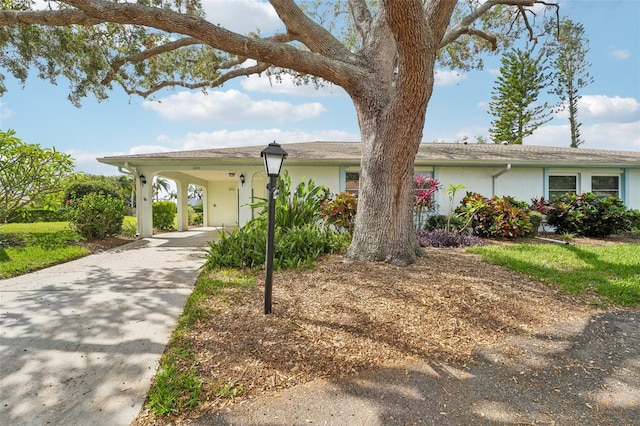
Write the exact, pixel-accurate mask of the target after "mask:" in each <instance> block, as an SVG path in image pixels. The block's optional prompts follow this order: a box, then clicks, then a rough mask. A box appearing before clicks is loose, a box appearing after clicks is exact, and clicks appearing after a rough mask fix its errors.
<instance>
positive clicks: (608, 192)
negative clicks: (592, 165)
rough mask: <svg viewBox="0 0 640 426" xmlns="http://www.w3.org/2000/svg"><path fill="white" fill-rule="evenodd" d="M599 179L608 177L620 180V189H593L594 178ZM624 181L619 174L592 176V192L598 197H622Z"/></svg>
mask: <svg viewBox="0 0 640 426" xmlns="http://www.w3.org/2000/svg"><path fill="white" fill-rule="evenodd" d="M599 177H607V178H617V180H618V187H617V188H611V189H598V190H596V189H593V178H599ZM621 181H622V179H621V176H620V175H618V174H598V175H591V192H593V193H594V194H597V195H601V196H603V197H605V196H607V195H615V196H616V197H618V198H619V197H620V183H621ZM598 192H604V194H602V193H598Z"/></svg>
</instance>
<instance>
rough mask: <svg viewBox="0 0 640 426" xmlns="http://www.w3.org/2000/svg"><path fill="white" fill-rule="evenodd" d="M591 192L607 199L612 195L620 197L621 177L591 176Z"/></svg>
mask: <svg viewBox="0 0 640 426" xmlns="http://www.w3.org/2000/svg"><path fill="white" fill-rule="evenodd" d="M591 192H593V193H595V194H596V195H599V196H602V197H607V196H610V195H613V196H616V197H619V196H620V177H619V176H591Z"/></svg>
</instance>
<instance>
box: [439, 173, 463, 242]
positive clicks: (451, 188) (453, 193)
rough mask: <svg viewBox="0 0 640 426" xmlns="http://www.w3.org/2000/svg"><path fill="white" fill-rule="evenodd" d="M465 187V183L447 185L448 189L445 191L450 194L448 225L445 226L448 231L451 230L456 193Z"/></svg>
mask: <svg viewBox="0 0 640 426" xmlns="http://www.w3.org/2000/svg"><path fill="white" fill-rule="evenodd" d="M464 188H465V186H464V185H463V184H459V185H454V184H451V183H450V184H449V186H447V189H446V190H445V191H444V193H445V194H447V195H448V196H449V214H448V215H447V226H446V228H445V230H446V231H450V230H451V221H452V220H453V205H454V200H455V198H456V194H457V193H458V191H461V190H463V189H464Z"/></svg>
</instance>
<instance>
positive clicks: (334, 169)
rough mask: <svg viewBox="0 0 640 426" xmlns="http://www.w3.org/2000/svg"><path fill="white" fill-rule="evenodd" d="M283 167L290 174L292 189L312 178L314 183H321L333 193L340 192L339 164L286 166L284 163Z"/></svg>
mask: <svg viewBox="0 0 640 426" xmlns="http://www.w3.org/2000/svg"><path fill="white" fill-rule="evenodd" d="M285 161H286V160H285ZM285 164H286V163H285ZM284 169H285V170H287V172H289V176H291V186H292V187H293V188H292V189H295V187H296V186H297V185H298V184H299V183H300V182H302V181H304V182H307V181H308V180H309V179H313V181H314V182H315V184H316V185H323V186H325V187H327V188H329V190H330V191H331V192H333V193H337V192H340V167H339V166H309V167H286V165H285V166H284Z"/></svg>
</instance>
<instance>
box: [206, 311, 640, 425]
mask: <svg viewBox="0 0 640 426" xmlns="http://www.w3.org/2000/svg"><path fill="white" fill-rule="evenodd" d="M639 418H640V312H638V311H616V312H609V313H606V314H602V315H597V316H594V317H593V318H591V319H590V320H589V321H588V322H587V323H586V324H584V325H583V326H582V327H577V328H576V327H575V326H571V327H561V326H560V327H554V328H553V329H549V330H546V331H545V332H543V333H540V334H538V335H536V336H535V337H532V338H519V337H515V338H512V339H511V340H510V341H508V342H506V343H505V344H504V345H501V346H496V347H489V348H480V349H479V350H478V352H477V353H476V355H475V356H474V357H473V360H472V361H471V362H467V363H465V364H445V363H429V362H424V361H421V360H418V359H414V360H413V361H411V360H410V361H407V362H405V363H403V364H401V365H397V366H392V367H388V368H382V369H379V370H375V371H369V372H365V373H362V374H359V375H356V376H354V377H351V378H347V379H343V380H339V381H332V382H327V381H322V380H320V381H316V382H313V383H310V384H305V385H301V386H297V387H295V388H291V389H288V390H286V391H284V392H282V393H281V394H280V395H278V396H275V397H274V396H271V397H265V398H258V399H256V400H253V401H249V402H247V403H245V404H243V405H240V406H235V407H232V408H231V409H229V410H227V411H218V412H214V413H210V414H208V415H206V416H204V417H202V418H200V419H199V420H198V421H197V424H202V425H204V424H217V425H231V424H243V425H283V424H287V425H298V424H335V425H347V424H348V425H354V426H355V425H413V424H437V425H462V424H487V425H492V424H561V425H631V424H635V423H636V422H637V420H638V419H639Z"/></svg>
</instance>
